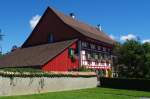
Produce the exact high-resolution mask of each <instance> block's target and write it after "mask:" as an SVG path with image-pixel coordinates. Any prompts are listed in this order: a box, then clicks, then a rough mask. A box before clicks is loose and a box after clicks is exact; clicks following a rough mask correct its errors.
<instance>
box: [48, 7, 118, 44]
mask: <svg viewBox="0 0 150 99" xmlns="http://www.w3.org/2000/svg"><path fill="white" fill-rule="evenodd" d="M48 10H50V11H53V12H54V13H55V14H56V15H57V16H58V17H59V18H60V19H61V20H62V21H63V22H64V23H65V24H67V25H68V26H70V27H72V28H73V29H75V30H77V31H78V32H80V33H81V34H83V35H85V36H87V37H89V38H93V39H96V40H99V41H101V42H105V43H108V44H114V42H115V41H114V40H112V39H111V38H110V37H109V36H108V35H106V34H105V33H104V32H102V31H100V30H98V29H97V28H96V27H93V26H90V25H88V24H86V23H83V22H80V21H78V20H76V19H73V18H71V17H70V16H67V15H65V14H63V13H61V12H58V11H56V10H54V9H52V8H50V7H48Z"/></svg>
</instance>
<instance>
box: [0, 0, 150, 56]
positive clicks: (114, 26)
mask: <svg viewBox="0 0 150 99" xmlns="http://www.w3.org/2000/svg"><path fill="white" fill-rule="evenodd" d="M149 5H150V0H0V29H2V32H3V34H4V35H5V36H4V38H3V41H0V44H1V46H2V48H3V52H4V53H5V52H7V51H9V50H10V49H11V48H12V46H13V45H17V46H21V45H22V44H23V42H24V41H25V40H26V38H27V37H28V36H29V34H30V33H31V31H32V28H31V23H32V24H33V23H34V21H37V20H36V19H38V18H39V16H41V15H42V14H43V13H44V11H45V9H46V8H47V7H48V6H50V7H53V8H55V9H57V10H59V11H61V12H63V13H65V14H69V13H70V12H74V13H75V15H76V18H77V19H78V20H81V21H83V22H86V23H88V24H91V25H93V26H96V25H97V24H101V25H102V28H103V31H105V32H106V33H107V34H108V35H110V36H112V37H114V39H116V40H118V41H120V42H122V41H123V40H125V39H130V38H136V37H140V39H141V41H144V40H147V41H150V6H149ZM35 16H36V17H35ZM33 19H35V20H33ZM31 20H32V22H31Z"/></svg>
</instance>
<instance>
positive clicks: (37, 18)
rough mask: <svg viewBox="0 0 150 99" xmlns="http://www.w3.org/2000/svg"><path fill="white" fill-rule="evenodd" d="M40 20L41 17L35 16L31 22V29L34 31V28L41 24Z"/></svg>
mask: <svg viewBox="0 0 150 99" xmlns="http://www.w3.org/2000/svg"><path fill="white" fill-rule="evenodd" d="M40 18H41V16H40V15H35V16H33V17H32V19H31V20H30V22H29V23H30V27H31V28H32V29H34V27H35V26H36V25H37V23H38V22H39V20H40Z"/></svg>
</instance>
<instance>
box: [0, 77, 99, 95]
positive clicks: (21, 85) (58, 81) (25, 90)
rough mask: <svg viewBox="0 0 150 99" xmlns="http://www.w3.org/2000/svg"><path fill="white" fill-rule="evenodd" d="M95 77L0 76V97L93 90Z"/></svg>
mask: <svg viewBox="0 0 150 99" xmlns="http://www.w3.org/2000/svg"><path fill="white" fill-rule="evenodd" d="M96 86H97V78H96V77H88V78H84V77H54V78H50V77H25V78H22V77H2V76H0V96H8V95H25V94H35V93H43V92H55V91H64V90H74V89H84V88H93V87H96Z"/></svg>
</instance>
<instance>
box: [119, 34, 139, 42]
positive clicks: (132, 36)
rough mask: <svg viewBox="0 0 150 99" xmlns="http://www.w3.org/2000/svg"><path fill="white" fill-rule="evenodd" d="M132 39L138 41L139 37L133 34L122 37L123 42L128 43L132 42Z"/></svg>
mask: <svg viewBox="0 0 150 99" xmlns="http://www.w3.org/2000/svg"><path fill="white" fill-rule="evenodd" d="M132 39H134V40H135V39H137V37H136V36H135V35H133V34H128V35H123V36H121V37H120V40H121V41H126V40H132Z"/></svg>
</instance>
